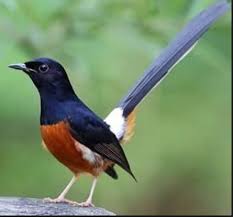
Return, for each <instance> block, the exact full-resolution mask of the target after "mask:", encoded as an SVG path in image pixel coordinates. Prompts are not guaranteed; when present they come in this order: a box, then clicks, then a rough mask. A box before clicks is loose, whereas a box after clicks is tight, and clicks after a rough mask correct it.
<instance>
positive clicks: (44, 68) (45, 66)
mask: <svg viewBox="0 0 233 217" xmlns="http://www.w3.org/2000/svg"><path fill="white" fill-rule="evenodd" d="M39 70H40V72H43V73H44V72H47V71H48V70H49V66H48V65H46V64H43V65H41V66H40V67H39Z"/></svg>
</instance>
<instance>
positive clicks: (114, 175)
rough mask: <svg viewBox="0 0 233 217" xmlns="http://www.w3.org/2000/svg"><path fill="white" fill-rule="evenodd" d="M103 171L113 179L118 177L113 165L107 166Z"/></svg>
mask: <svg viewBox="0 0 233 217" xmlns="http://www.w3.org/2000/svg"><path fill="white" fill-rule="evenodd" d="M104 172H105V173H107V174H108V175H109V176H111V177H112V178H113V179H118V175H117V172H116V170H115V169H114V165H112V166H110V167H108V168H107V169H106V170H105V171H104Z"/></svg>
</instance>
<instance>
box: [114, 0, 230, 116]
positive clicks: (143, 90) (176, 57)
mask: <svg viewBox="0 0 233 217" xmlns="http://www.w3.org/2000/svg"><path fill="white" fill-rule="evenodd" d="M229 9H230V4H229V3H228V2H227V1H226V0H220V1H218V2H217V3H215V4H214V5H211V6H209V7H208V8H207V9H205V10H203V11H202V12H201V13H200V14H198V15H197V16H196V17H194V18H193V19H192V20H191V21H190V22H189V23H188V24H187V25H186V26H185V27H184V29H183V30H182V31H181V32H180V33H178V34H177V36H176V38H175V39H174V40H173V41H172V42H171V43H170V44H169V45H168V47H167V48H166V49H165V50H164V51H163V52H162V53H161V55H160V56H159V57H158V58H156V59H155V61H154V62H153V63H152V65H151V66H150V67H149V68H148V69H147V70H146V71H145V73H144V75H143V76H142V77H141V78H140V79H139V81H138V82H137V83H136V84H135V85H134V86H133V88H132V89H131V90H130V91H129V92H128V94H127V95H126V96H125V97H124V98H123V99H122V100H121V101H120V103H119V105H118V107H120V108H122V109H123V116H124V117H127V116H128V115H129V114H130V113H131V112H132V111H133V110H134V108H135V107H136V106H137V105H138V104H139V103H140V102H141V101H142V100H143V98H144V97H145V96H146V95H147V94H148V93H149V91H150V90H151V89H152V88H153V87H155V86H156V85H157V84H158V83H159V82H160V81H161V80H162V79H163V78H164V77H165V76H166V75H167V74H168V72H169V71H170V70H171V69H172V68H173V67H174V66H175V65H176V64H177V63H178V62H179V61H180V60H181V59H182V58H183V57H184V56H185V55H187V54H188V53H189V52H190V51H191V49H192V48H193V47H194V45H195V44H196V43H197V41H198V40H199V39H200V38H201V37H202V35H203V34H204V33H205V32H206V31H207V30H208V28H209V27H210V26H211V24H212V23H214V21H216V20H217V19H218V18H219V17H221V16H222V15H223V14H224V13H225V12H226V11H227V10H229Z"/></svg>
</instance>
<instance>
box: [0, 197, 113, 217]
mask: <svg viewBox="0 0 233 217" xmlns="http://www.w3.org/2000/svg"><path fill="white" fill-rule="evenodd" d="M4 215H24V216H25V215H32V216H35V215H39V216H50V215H51V216H55V215H56V216H57V215H63V216H64V215H68V216H69V215H115V214H114V213H112V212H109V211H107V210H105V209H103V208H98V207H79V206H73V205H70V204H66V203H59V204H55V203H48V202H44V201H43V200H41V199H34V198H19V197H0V216H4Z"/></svg>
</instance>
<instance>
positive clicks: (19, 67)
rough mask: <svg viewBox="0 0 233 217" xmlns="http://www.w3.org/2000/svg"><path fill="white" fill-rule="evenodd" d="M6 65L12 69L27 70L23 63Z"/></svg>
mask: <svg viewBox="0 0 233 217" xmlns="http://www.w3.org/2000/svg"><path fill="white" fill-rule="evenodd" d="M8 67H10V68H12V69H17V70H22V71H27V70H28V69H27V67H26V65H25V64H24V63H17V64H10V65H9V66H8Z"/></svg>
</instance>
